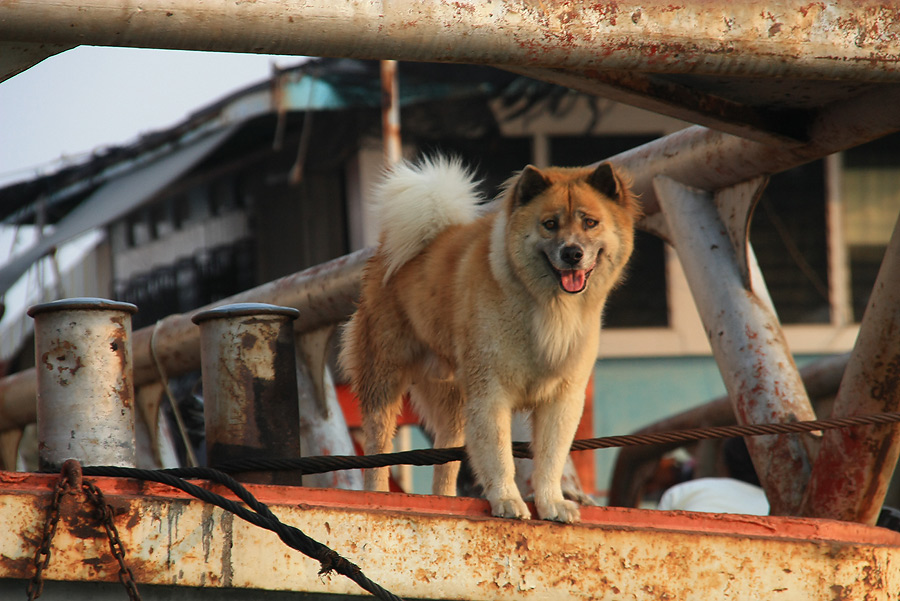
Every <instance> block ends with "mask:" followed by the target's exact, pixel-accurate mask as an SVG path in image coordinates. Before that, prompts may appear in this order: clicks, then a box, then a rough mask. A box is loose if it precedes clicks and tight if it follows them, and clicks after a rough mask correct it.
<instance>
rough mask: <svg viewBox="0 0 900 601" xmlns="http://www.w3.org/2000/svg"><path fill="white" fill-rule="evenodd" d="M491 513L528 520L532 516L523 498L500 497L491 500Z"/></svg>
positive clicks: (502, 516)
mask: <svg viewBox="0 0 900 601" xmlns="http://www.w3.org/2000/svg"><path fill="white" fill-rule="evenodd" d="M491 514H493V515H495V516H497V517H498V518H513V519H516V520H527V519H529V518H530V517H531V512H530V511H529V510H528V506H527V505H525V501H523V500H522V499H498V500H496V501H491Z"/></svg>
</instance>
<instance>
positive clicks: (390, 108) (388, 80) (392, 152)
mask: <svg viewBox="0 0 900 601" xmlns="http://www.w3.org/2000/svg"><path fill="white" fill-rule="evenodd" d="M397 79H398V78H397V61H395V60H383V61H381V137H382V141H383V142H384V164H385V165H386V166H388V167H390V166H391V165H393V164H394V163H396V162H398V161H399V160H400V159H401V158H403V146H402V144H401V138H400V91H399V88H398V86H399V83H398V81H397Z"/></svg>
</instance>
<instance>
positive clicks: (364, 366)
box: [340, 308, 409, 491]
mask: <svg viewBox="0 0 900 601" xmlns="http://www.w3.org/2000/svg"><path fill="white" fill-rule="evenodd" d="M386 323H390V322H389V321H387V322H386ZM376 325H377V324H376V323H375V322H374V320H373V319H372V318H371V317H370V316H369V315H368V313H366V312H365V311H364V310H363V309H362V308H360V310H359V311H358V312H357V313H356V315H354V316H353V318H352V319H351V320H350V322H349V323H348V324H347V326H346V328H345V329H344V335H343V349H342V351H341V356H340V360H341V365H342V367H343V369H344V371H345V373H346V374H347V375H348V376H349V377H350V380H351V383H352V387H353V391H354V392H355V393H356V395H357V396H358V397H359V404H360V411H361V413H362V429H363V437H364V440H363V450H364V451H365V453H366V455H375V454H379V453H387V452H389V451H390V450H391V441H392V440H393V438H394V431H395V430H396V429H397V416H398V415H399V414H400V409H401V407H402V401H403V393H404V392H406V389H407V388H408V386H409V359H408V357H404V356H401V355H402V353H396V352H393V353H392V352H388V351H386V350H385V349H386V348H388V347H389V344H388V343H387V342H386V341H388V342H390V343H396V344H395V345H394V348H401V349H402V348H404V343H405V341H404V340H402V339H401V336H398V335H396V334H394V332H396V331H400V330H401V328H399V327H396V328H392V329H391V330H388V332H389V333H388V334H385V331H386V328H381V329H379V328H377V327H375V326H376ZM376 332H378V334H377V335H376ZM363 479H364V481H365V487H366V490H375V491H387V490H388V479H389V468H387V467H381V468H372V469H367V470H364V472H363Z"/></svg>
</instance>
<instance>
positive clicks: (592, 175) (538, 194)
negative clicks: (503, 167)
mask: <svg viewBox="0 0 900 601" xmlns="http://www.w3.org/2000/svg"><path fill="white" fill-rule="evenodd" d="M506 211H507V215H506V244H507V250H508V253H509V257H510V263H511V265H512V267H513V270H514V271H515V272H516V273H517V275H518V276H519V277H520V278H521V279H522V280H523V281H524V282H525V283H526V285H528V286H529V287H530V288H533V289H536V290H540V291H546V292H553V293H556V294H563V295H577V294H581V293H584V292H586V291H589V290H595V291H597V292H598V293H601V294H603V295H605V294H606V293H607V292H608V291H609V290H610V288H612V286H614V285H615V283H616V282H617V281H618V279H619V278H620V275H621V272H622V269H623V268H624V266H625V263H626V262H627V261H628V258H629V257H630V256H631V251H632V247H633V242H634V222H635V220H636V219H637V217H638V216H639V214H640V208H639V206H638V203H637V200H636V198H635V197H634V195H633V194H632V193H631V191H630V190H629V188H628V186H627V182H626V180H625V179H624V178H623V177H622V175H621V174H620V173H618V172H617V171H616V170H615V169H614V168H613V167H612V166H611V165H610V164H609V163H602V164H601V165H600V166H598V167H596V168H593V167H584V168H549V169H544V170H539V169H537V168H535V167H532V166H530V165H529V166H528V167H526V168H525V169H523V170H522V171H521V173H519V175H518V176H517V177H515V178H513V179H512V180H510V182H509V183H508V188H507V191H506ZM598 280H599V281H598Z"/></svg>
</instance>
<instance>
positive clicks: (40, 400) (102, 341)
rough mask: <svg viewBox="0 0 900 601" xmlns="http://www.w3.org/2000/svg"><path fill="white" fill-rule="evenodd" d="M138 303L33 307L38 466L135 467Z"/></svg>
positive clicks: (86, 301) (68, 302)
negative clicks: (133, 318) (134, 317)
mask: <svg viewBox="0 0 900 601" xmlns="http://www.w3.org/2000/svg"><path fill="white" fill-rule="evenodd" d="M135 311H137V307H135V306H134V305H132V304H130V303H120V302H115V301H109V300H104V299H99V298H71V299H64V300H59V301H54V302H51V303H45V304H42V305H35V306H33V307H31V308H30V309H29V310H28V315H30V316H31V317H33V318H34V342H35V364H36V365H37V374H38V375H37V429H38V443H39V451H38V465H39V468H40V469H41V470H45V471H49V470H52V471H56V470H59V469H61V467H62V464H63V462H65V461H66V460H67V459H76V460H78V461H80V462H81V463H82V464H84V465H117V466H123V467H134V465H135V438H134V384H133V381H132V360H131V315H132V314H133V313H134V312H135Z"/></svg>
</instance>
